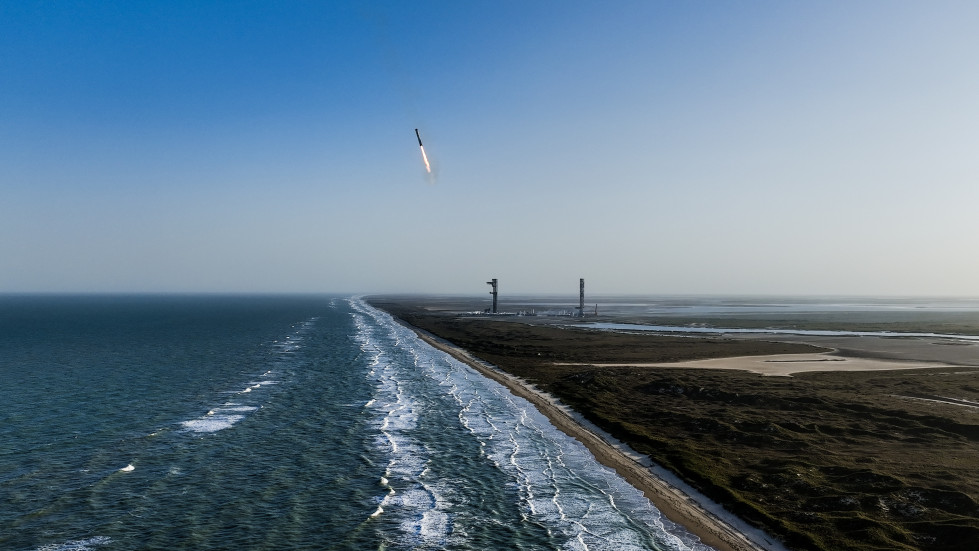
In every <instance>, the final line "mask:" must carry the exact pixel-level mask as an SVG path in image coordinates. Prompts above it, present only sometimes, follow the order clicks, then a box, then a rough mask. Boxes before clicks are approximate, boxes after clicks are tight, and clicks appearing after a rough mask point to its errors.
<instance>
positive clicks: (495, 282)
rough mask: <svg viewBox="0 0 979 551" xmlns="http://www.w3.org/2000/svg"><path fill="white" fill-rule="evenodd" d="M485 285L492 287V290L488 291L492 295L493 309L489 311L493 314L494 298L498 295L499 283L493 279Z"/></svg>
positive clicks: (494, 309)
mask: <svg viewBox="0 0 979 551" xmlns="http://www.w3.org/2000/svg"><path fill="white" fill-rule="evenodd" d="M486 284H487V285H490V286H492V287H493V290H492V291H490V294H491V295H493V309H492V310H490V312H492V313H493V314H495V313H496V296H497V294H498V293H499V289H498V286H499V282H498V281H497V280H496V278H495V277H494V278H493V279H492V280H491V281H487V282H486Z"/></svg>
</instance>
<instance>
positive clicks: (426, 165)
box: [415, 128, 432, 174]
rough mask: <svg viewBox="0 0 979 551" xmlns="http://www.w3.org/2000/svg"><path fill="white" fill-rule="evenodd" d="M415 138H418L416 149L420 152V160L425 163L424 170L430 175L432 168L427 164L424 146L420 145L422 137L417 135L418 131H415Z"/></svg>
mask: <svg viewBox="0 0 979 551" xmlns="http://www.w3.org/2000/svg"><path fill="white" fill-rule="evenodd" d="M415 137H416V138H418V148H419V149H421V150H422V160H423V161H425V170H427V171H428V173H429V174H431V173H432V166H431V165H429V164H428V155H426V154H425V146H424V145H422V136H421V134H419V133H418V129H417V128H416V129H415Z"/></svg>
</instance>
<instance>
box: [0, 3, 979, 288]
mask: <svg viewBox="0 0 979 551" xmlns="http://www.w3.org/2000/svg"><path fill="white" fill-rule="evenodd" d="M977 22H979V4H976V3H972V2H959V1H941V0H940V1H936V2H915V1H900V0H899V1H882V0H881V1H877V0H873V1H871V0H867V1H857V2H832V3H827V2H821V3H817V2H812V3H802V2H793V3H786V2H778V1H765V0H761V1H757V2H737V3H734V2H723V3H722V2H716V3H711V2H670V1H636V2H632V1H626V2H617V3H613V4H607V3H599V2H572V3H569V2H558V1H542V2H531V3H526V2H509V1H508V2H483V1H479V2H464V3H459V2H448V1H444V2H443V1H421V2H412V3H403V2H372V3H361V2H350V3H345V4H337V3H319V2H308V3H306V2H288V3H281V2H249V3H237V2H208V3H202V2H190V1H175V2H165V3H157V4H130V5H120V4H116V3H104V2H89V1H79V2H59V3H43V2H7V3H4V4H2V5H0V74H2V75H3V84H2V85H0V119H2V120H3V124H0V236H2V238H0V292H436V293H471V294H482V293H484V292H485V291H486V285H485V283H484V282H485V281H487V280H488V279H489V278H493V277H496V278H499V279H500V282H501V292H506V293H563V292H567V293H568V294H571V293H573V292H574V291H575V289H576V286H577V281H578V278H579V277H584V278H586V280H587V281H588V286H589V292H593V293H599V294H611V293H629V294H671V293H679V294H691V293H694V294H806V295H818V294H834V295H847V294H851V295H945V296H955V295H958V296H977V295H979V288H977V285H979V283H977V282H979V256H977V255H976V254H975V252H974V248H975V247H974V245H973V240H974V238H975V236H977V235H979V216H977V215H976V205H979V155H977V154H976V151H977V145H979V103H977V102H976V98H977V97H979V35H977V34H976V33H975V28H976V24H977ZM415 128H419V129H420V132H421V136H422V137H423V138H424V141H425V148H426V150H427V152H428V155H429V157H430V159H431V161H432V164H433V171H434V172H435V174H436V175H437V178H436V179H435V180H434V182H430V181H429V180H428V179H427V178H426V175H425V169H424V166H423V164H422V161H421V158H420V156H419V151H418V147H417V143H416V139H415V136H414V129H415Z"/></svg>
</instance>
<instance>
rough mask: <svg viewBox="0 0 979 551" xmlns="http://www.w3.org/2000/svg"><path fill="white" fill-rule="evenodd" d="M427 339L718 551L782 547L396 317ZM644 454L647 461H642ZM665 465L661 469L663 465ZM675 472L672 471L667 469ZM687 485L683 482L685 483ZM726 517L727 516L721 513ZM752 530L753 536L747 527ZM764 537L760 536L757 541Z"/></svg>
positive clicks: (549, 402) (537, 394)
mask: <svg viewBox="0 0 979 551" xmlns="http://www.w3.org/2000/svg"><path fill="white" fill-rule="evenodd" d="M394 319H395V320H396V321H397V322H398V323H401V324H402V325H404V326H405V327H408V328H409V329H411V330H412V331H414V332H415V334H417V335H418V337H419V338H420V339H422V340H423V341H424V342H426V343H427V344H429V345H431V346H433V347H434V348H437V349H438V350H441V351H443V352H445V353H447V354H449V355H450V356H452V357H453V358H455V359H456V360H459V361H460V362H463V363H465V364H466V365H468V366H470V367H472V368H473V369H475V370H476V371H477V372H479V373H480V374H481V375H483V376H485V377H488V378H490V379H492V380H494V381H496V382H498V383H500V384H501V385H503V386H504V387H506V388H507V389H508V390H509V391H510V392H511V393H513V394H514V395H515V396H519V397H521V398H523V399H525V400H527V401H528V402H530V403H531V404H532V405H533V406H534V407H535V408H537V410H538V411H540V412H541V413H542V414H543V415H544V416H545V417H547V418H548V420H550V422H551V423H552V424H553V425H554V426H555V427H556V428H557V429H558V430H560V431H561V432H563V433H565V434H567V435H568V436H570V437H572V438H574V439H575V440H577V441H579V442H580V443H581V444H582V445H584V446H585V448H587V449H588V451H589V452H591V454H592V455H593V456H594V457H595V459H596V460H597V461H598V462H599V463H601V464H602V465H604V466H606V467H608V468H610V469H612V470H614V471H615V472H616V473H618V474H619V476H621V477H622V478H623V479H625V480H626V481H627V482H628V483H629V484H631V485H632V486H634V487H635V488H637V489H638V490H639V491H641V492H642V493H643V494H644V495H645V496H646V498H647V499H649V501H650V502H651V503H652V504H653V505H654V506H655V507H656V508H657V509H658V510H659V511H660V512H661V513H662V514H663V515H664V516H665V517H666V518H667V519H669V520H670V521H671V522H673V523H675V524H678V525H680V526H682V527H684V528H685V529H686V530H687V531H688V532H690V533H691V534H693V535H695V536H697V537H698V538H700V541H701V542H702V543H704V544H706V545H709V546H711V547H713V548H714V549H717V550H718V551H784V550H785V549H786V548H785V547H784V546H783V545H782V544H781V543H780V542H779V541H778V540H776V539H774V538H772V537H771V536H768V535H767V534H765V533H764V532H762V531H761V530H759V529H756V528H753V527H750V526H748V525H747V524H746V523H744V522H743V521H741V520H740V519H738V518H737V517H736V516H734V515H733V514H731V513H729V512H727V511H725V510H723V508H721V507H720V505H717V504H715V503H713V502H710V501H709V500H707V498H705V497H703V496H700V495H693V494H697V493H698V492H696V491H695V490H693V489H692V488H681V487H679V485H681V484H683V483H682V481H680V480H679V479H676V480H675V481H673V482H671V481H667V480H665V479H664V478H663V476H661V475H660V474H657V473H656V472H655V471H654V468H655V467H654V466H653V465H652V464H651V463H650V462H649V461H648V458H645V456H642V455H640V454H638V453H636V452H633V451H632V450H629V449H628V447H627V446H625V445H624V444H622V443H620V442H618V441H616V440H615V439H614V438H612V437H611V436H609V435H607V434H604V433H603V431H601V430H600V429H598V428H597V427H594V426H588V425H591V424H590V423H588V422H587V421H585V420H584V419H583V418H582V417H581V416H580V415H579V414H577V412H574V411H573V410H570V409H569V408H567V407H566V406H563V405H561V404H560V403H559V402H558V401H557V400H556V399H555V398H553V397H552V396H550V395H549V394H547V393H545V392H543V391H540V390H538V389H536V388H534V387H533V385H530V384H528V383H526V382H525V381H523V380H521V379H520V378H518V377H516V376H513V375H510V374H509V373H506V372H504V371H502V370H500V369H498V368H496V367H494V366H491V365H490V364H488V363H485V362H483V361H482V360H479V359H477V358H475V357H473V356H472V355H470V354H469V353H468V352H467V351H466V350H464V349H462V348H459V347H457V346H455V345H452V344H449V343H447V342H445V341H443V340H441V339H439V338H438V337H435V336H434V335H432V334H430V333H428V332H426V331H424V330H422V329H419V328H417V327H414V326H412V325H411V324H409V323H407V322H404V321H403V320H401V319H399V318H397V317H395V318H394ZM643 460H645V461H643ZM661 470H662V469H661ZM663 474H665V475H667V476H671V478H672V475H671V473H667V472H666V471H665V470H664V473H663ZM684 486H685V485H684ZM722 517H724V518H722ZM749 532H750V533H751V536H750V537H749V534H748V533H749ZM759 540H760V541H759Z"/></svg>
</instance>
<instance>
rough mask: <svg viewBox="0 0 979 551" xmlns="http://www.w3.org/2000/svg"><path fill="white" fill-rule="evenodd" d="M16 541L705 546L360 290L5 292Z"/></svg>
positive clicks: (2, 316) (8, 542)
mask: <svg viewBox="0 0 979 551" xmlns="http://www.w3.org/2000/svg"><path fill="white" fill-rule="evenodd" d="M0 377H2V384H0V548H2V549H13V550H35V549H43V550H87V549H92V550H114V549H392V550H393V549H706V548H705V547H704V546H702V545H700V544H699V543H698V542H697V541H696V540H695V538H693V537H692V536H690V535H689V534H687V533H686V532H684V531H683V530H682V529H679V528H677V527H675V526H673V525H671V524H670V523H668V522H666V521H664V520H663V519H662V518H661V516H660V514H659V512H658V511H657V510H656V509H655V508H653V507H652V506H651V505H650V503H649V502H648V501H647V500H646V499H645V498H644V497H643V496H642V495H641V494H640V493H639V492H638V491H636V490H635V489H633V488H632V487H631V486H629V485H628V484H626V483H625V482H624V481H623V480H621V479H620V478H619V477H617V476H616V475H615V474H614V473H612V472H610V471H608V470H607V469H605V468H604V467H602V466H600V465H598V464H597V463H596V462H595V461H594V459H593V458H592V457H591V456H590V455H589V454H588V452H587V451H586V450H584V448H583V447H582V446H580V445H579V444H578V443H577V442H575V441H574V440H571V439H569V438H568V437H566V436H565V435H563V434H562V433H560V432H558V431H557V430H555V429H554V428H553V427H552V426H551V425H550V424H549V423H548V422H547V420H546V419H545V418H543V417H542V416H541V415H540V414H539V413H538V412H537V411H536V410H534V409H533V408H532V407H531V406H530V405H529V404H528V403H527V402H525V401H523V400H521V399H519V398H516V397H514V396H512V395H510V394H509V393H508V392H507V391H506V390H505V389H503V388H502V387H500V386H499V385H497V384H496V383H494V382H492V381H490V380H488V379H485V378H483V377H481V376H480V375H478V374H477V373H475V372H474V371H472V370H471V369H469V368H468V367H466V366H464V365H463V364H460V363H459V362H457V361H455V360H453V359H451V358H450V357H448V356H447V355H445V354H443V353H441V352H439V351H437V350H435V349H432V348H431V347H429V346H427V345H425V344H424V343H422V342H421V341H420V340H419V339H417V337H415V335H414V334H413V333H412V332H411V331H409V330H407V329H405V328H404V327H402V326H400V325H398V324H397V323H395V322H394V321H393V320H391V318H390V317H389V316H387V315H386V314H384V313H382V312H379V311H377V310H374V309H372V308H370V307H369V306H367V305H366V304H364V303H363V302H362V301H360V300H357V299H355V298H347V297H322V296H320V297H214V296H209V297H182V296H159V297H29V296H28V297H0Z"/></svg>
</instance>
